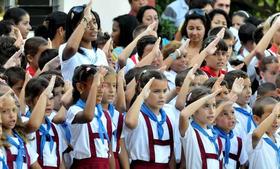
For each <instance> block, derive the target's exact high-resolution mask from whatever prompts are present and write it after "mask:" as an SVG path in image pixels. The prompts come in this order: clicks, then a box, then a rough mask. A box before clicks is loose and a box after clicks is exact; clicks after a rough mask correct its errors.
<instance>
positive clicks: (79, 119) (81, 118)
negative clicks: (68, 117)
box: [72, 67, 107, 124]
mask: <svg viewBox="0 0 280 169" xmlns="http://www.w3.org/2000/svg"><path fill="white" fill-rule="evenodd" d="M106 72H107V70H106V69H105V68H103V67H100V68H99V70H98V72H97V73H96V75H95V76H94V80H93V82H92V84H91V88H90V91H89V94H88V97H87V101H86V107H85V109H84V110H83V111H81V112H79V113H77V114H76V115H75V117H74V120H73V121H72V124H75V123H87V122H91V121H92V119H93V117H94V112H95V105H96V93H97V88H98V86H99V85H100V84H101V83H102V80H103V77H104V76H105V74H106Z"/></svg>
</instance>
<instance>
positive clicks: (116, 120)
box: [108, 109, 120, 153]
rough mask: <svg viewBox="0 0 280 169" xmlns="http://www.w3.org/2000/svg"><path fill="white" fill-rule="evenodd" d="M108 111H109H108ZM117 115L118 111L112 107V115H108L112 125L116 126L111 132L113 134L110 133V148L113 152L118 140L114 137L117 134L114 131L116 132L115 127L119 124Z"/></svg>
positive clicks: (118, 114)
mask: <svg viewBox="0 0 280 169" xmlns="http://www.w3.org/2000/svg"><path fill="white" fill-rule="evenodd" d="M108 113H109V111H108ZM109 114H110V113H109ZM119 116H120V113H119V112H118V111H117V110H116V109H114V116H113V117H111V115H110V117H111V120H112V122H113V124H114V126H115V127H116V130H115V131H114V132H113V135H112V150H113V152H116V150H117V142H118V140H117V137H116V136H117V133H116V132H118V131H117V127H118V124H119ZM118 153H119V152H118Z"/></svg>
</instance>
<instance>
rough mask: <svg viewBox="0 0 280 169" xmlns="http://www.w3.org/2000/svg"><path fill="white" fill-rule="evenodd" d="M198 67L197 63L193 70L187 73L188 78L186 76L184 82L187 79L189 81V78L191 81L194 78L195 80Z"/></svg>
mask: <svg viewBox="0 0 280 169" xmlns="http://www.w3.org/2000/svg"><path fill="white" fill-rule="evenodd" d="M197 69H198V64H195V65H194V66H193V67H192V68H191V70H190V71H189V72H188V74H187V76H186V78H185V80H184V83H185V81H187V80H190V81H193V80H194V78H195V72H196V71H197Z"/></svg>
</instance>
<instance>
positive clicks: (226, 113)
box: [216, 105, 236, 133]
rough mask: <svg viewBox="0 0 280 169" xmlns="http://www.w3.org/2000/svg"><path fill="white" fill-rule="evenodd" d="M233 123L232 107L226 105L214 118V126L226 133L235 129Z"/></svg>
mask: <svg viewBox="0 0 280 169" xmlns="http://www.w3.org/2000/svg"><path fill="white" fill-rule="evenodd" d="M235 121H236V119H235V116H234V111H233V108H232V105H227V106H225V107H224V109H223V111H222V112H221V113H220V114H219V116H218V117H217V118H216V125H217V126H218V127H219V128H221V129H222V130H224V131H225V132H227V133H228V132H230V131H231V130H232V129H233V128H234V127H235Z"/></svg>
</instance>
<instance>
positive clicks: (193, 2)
mask: <svg viewBox="0 0 280 169" xmlns="http://www.w3.org/2000/svg"><path fill="white" fill-rule="evenodd" d="M208 4H210V5H212V0H188V5H189V8H190V9H194V8H200V9H202V8H204V7H205V6H206V5H208Z"/></svg>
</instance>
